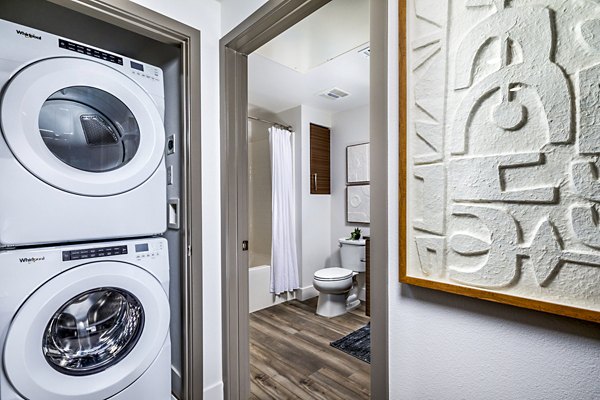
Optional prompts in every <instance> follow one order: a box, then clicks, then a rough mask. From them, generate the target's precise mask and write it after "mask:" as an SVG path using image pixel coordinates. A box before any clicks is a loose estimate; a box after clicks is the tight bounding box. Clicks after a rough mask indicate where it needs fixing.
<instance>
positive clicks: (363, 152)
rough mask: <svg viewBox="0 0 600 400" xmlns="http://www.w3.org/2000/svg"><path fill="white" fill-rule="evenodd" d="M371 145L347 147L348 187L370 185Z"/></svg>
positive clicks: (363, 144)
mask: <svg viewBox="0 0 600 400" xmlns="http://www.w3.org/2000/svg"><path fill="white" fill-rule="evenodd" d="M369 179H370V172H369V143H362V144H355V145H352V146H348V147H346V182H347V184H348V185H358V184H364V183H368V182H369Z"/></svg>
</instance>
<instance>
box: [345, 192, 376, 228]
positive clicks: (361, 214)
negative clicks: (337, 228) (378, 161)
mask: <svg viewBox="0 0 600 400" xmlns="http://www.w3.org/2000/svg"><path fill="white" fill-rule="evenodd" d="M370 189H371V186H370V185H355V186H348V187H347V188H346V191H347V193H346V220H347V221H348V222H350V223H359V224H368V223H370V222H371V190H370Z"/></svg>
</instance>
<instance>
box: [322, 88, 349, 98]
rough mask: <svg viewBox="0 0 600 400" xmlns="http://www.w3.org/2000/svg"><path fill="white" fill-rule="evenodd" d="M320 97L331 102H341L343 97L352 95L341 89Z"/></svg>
mask: <svg viewBox="0 0 600 400" xmlns="http://www.w3.org/2000/svg"><path fill="white" fill-rule="evenodd" d="M319 96H321V97H324V98H326V99H329V100H339V99H341V98H343V97H346V96H350V93H348V92H346V91H344V90H342V89H340V88H332V89H328V90H325V91H323V92H321V93H319Z"/></svg>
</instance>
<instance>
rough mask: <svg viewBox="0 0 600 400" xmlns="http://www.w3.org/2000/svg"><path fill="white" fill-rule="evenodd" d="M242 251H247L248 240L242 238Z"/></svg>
mask: <svg viewBox="0 0 600 400" xmlns="http://www.w3.org/2000/svg"><path fill="white" fill-rule="evenodd" d="M242 251H248V241H247V240H242Z"/></svg>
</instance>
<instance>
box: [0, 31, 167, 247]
mask: <svg viewBox="0 0 600 400" xmlns="http://www.w3.org/2000/svg"><path fill="white" fill-rule="evenodd" d="M0 37H1V38H2V40H0V54H1V55H2V56H1V57H0V89H1V98H0V128H1V131H2V136H1V138H0V185H1V187H0V246H1V247H7V246H11V247H16V246H21V245H32V244H39V243H63V242H71V241H86V240H97V239H109V238H121V237H134V236H150V235H153V234H159V233H162V232H164V231H165V230H166V169H165V162H164V150H165V149H164V147H165V130H164V123H163V118H164V86H163V75H162V70H161V69H160V68H158V67H155V66H152V65H148V64H145V63H142V62H139V61H136V60H132V59H129V58H127V57H124V56H122V55H118V54H114V53H111V52H108V51H104V50H101V49H98V48H95V47H91V46H87V45H85V44H82V43H78V42H75V41H72V40H69V39H65V38H61V37H58V36H55V35H51V34H48V33H45V32H41V31H38V30H36V29H32V28H28V27H24V26H21V25H17V24H13V23H11V22H7V21H3V20H0Z"/></svg>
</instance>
